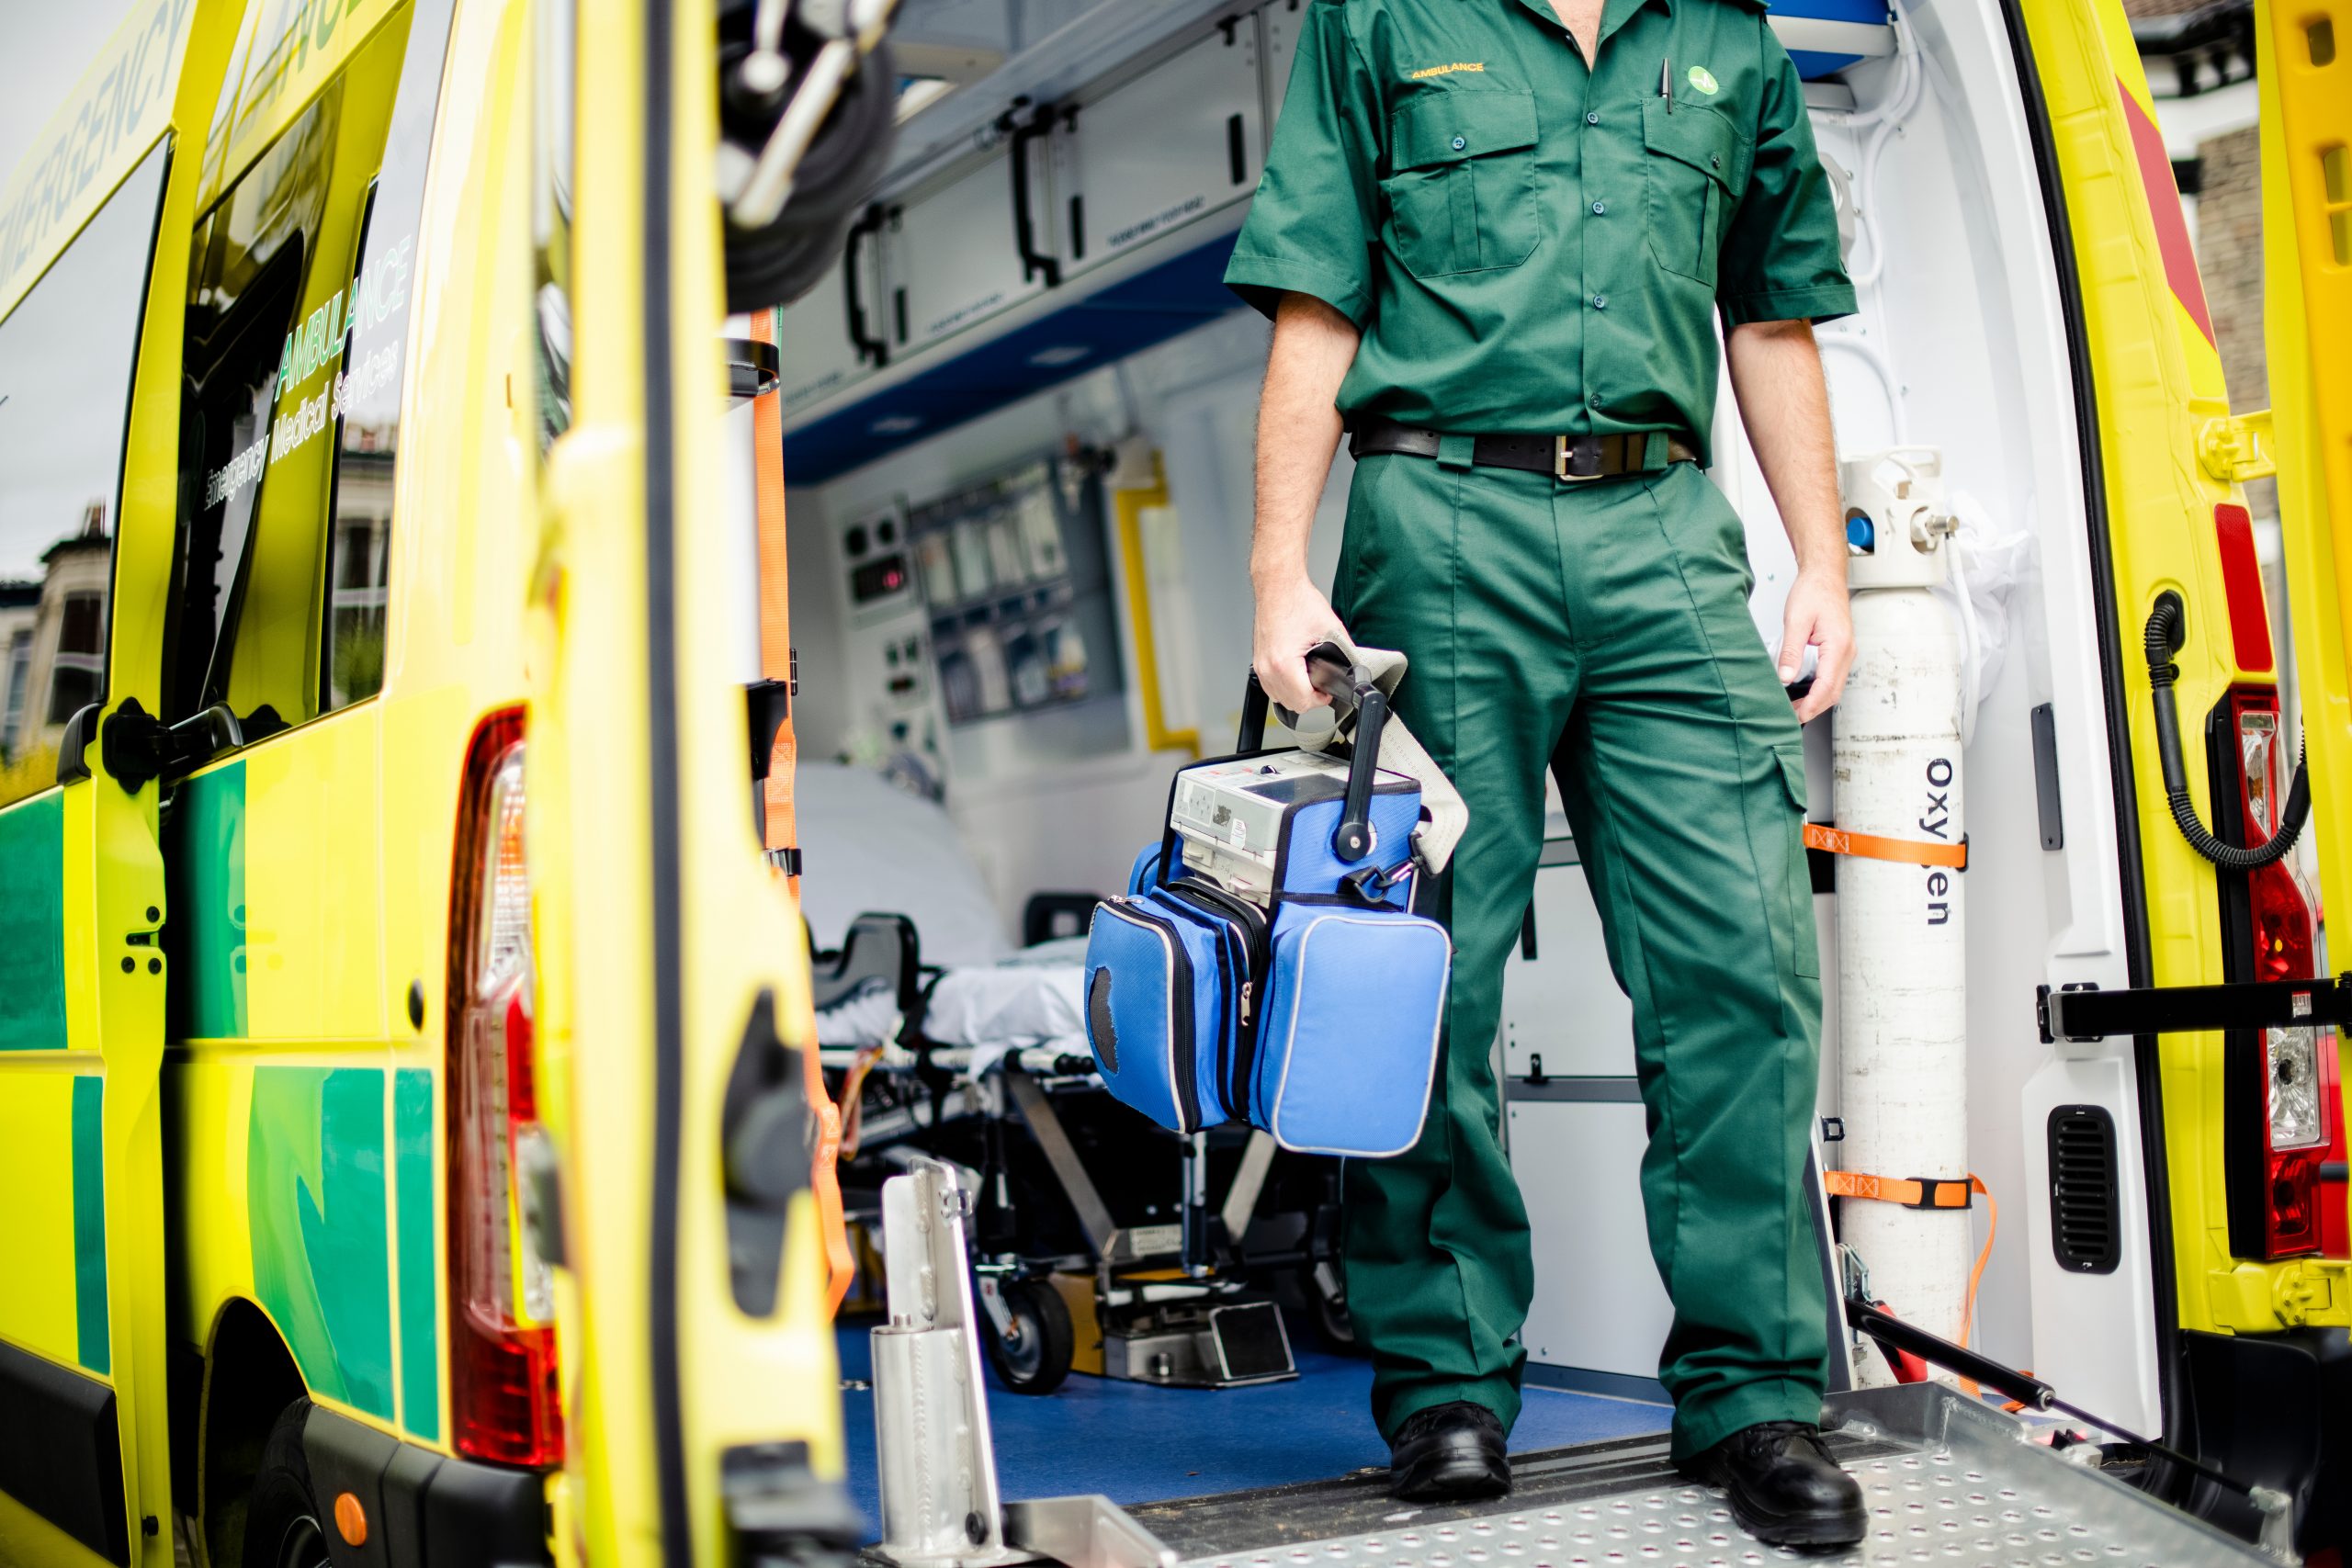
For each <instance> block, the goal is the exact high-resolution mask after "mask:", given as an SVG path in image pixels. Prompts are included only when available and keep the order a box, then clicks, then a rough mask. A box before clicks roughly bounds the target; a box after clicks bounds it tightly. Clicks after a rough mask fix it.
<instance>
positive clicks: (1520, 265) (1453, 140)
mask: <svg viewBox="0 0 2352 1568" xmlns="http://www.w3.org/2000/svg"><path fill="white" fill-rule="evenodd" d="M1299 27H1300V36H1299V40H1298V54H1297V58H1296V59H1295V61H1294V62H1293V63H1292V67H1291V75H1290V86H1289V89H1288V92H1287V94H1286V95H1285V96H1284V98H1283V108H1282V118H1281V119H1280V120H1279V121H1278V122H1277V124H1276V126H1275V130H1274V141H1273V147H1272V152H1270V153H1269V154H1268V156H1267V159H1266V170H1265V175H1264V177H1263V179H1262V180H1261V182H1260V184H1259V186H1258V194H1257V197H1256V200H1255V201H1254V202H1253V203H1252V205H1251V207H1250V217H1249V220H1248V221H1247V222H1246V223H1245V224H1243V226H1242V230H1241V233H1240V237H1239V239H1238V241H1237V242H1236V243H1235V245H1234V251H1233V259H1232V261H1231V263H1230V264H1229V265H1227V267H1226V273H1225V280H1226V282H1227V284H1229V285H1231V286H1232V288H1234V289H1235V290H1237V291H1238V293H1239V294H1240V295H1241V296H1242V297H1243V298H1244V299H1248V300H1249V301H1250V303H1251V304H1252V305H1255V306H1256V307H1257V308H1258V309H1260V310H1264V311H1266V312H1268V313H1269V314H1271V313H1272V310H1273V306H1274V302H1275V300H1276V299H1277V298H1278V297H1279V295H1280V293H1281V292H1282V291H1284V290H1292V291H1295V292H1298V293H1302V294H1312V295H1314V296H1316V297H1317V298H1318V299H1324V300H1327V301H1329V303H1330V304H1331V305H1333V306H1334V307H1336V308H1337V309H1338V310H1340V312H1341V313H1343V314H1344V315H1346V316H1347V317H1348V319H1349V320H1350V321H1353V322H1354V323H1355V324H1356V325H1357V326H1358V327H1359V328H1360V329H1362V331H1363V344H1362V346H1361V347H1360V348H1359V349H1358V350H1357V353H1356V358H1355V363H1354V365H1353V366H1352V367H1351V368H1350V370H1349V372H1348V376H1347V379H1346V381H1345V382H1344V383H1343V384H1342V385H1341V387H1340V410H1341V411H1342V412H1346V413H1350V414H1354V413H1376V414H1383V415H1385V416H1386V417H1388V418H1390V419H1394V420H1399V421H1402V422H1403V423H1407V424H1412V425H1419V426H1422V427H1425V428H1430V429H1435V430H1441V431H1447V432H1451V433H1454V434H1566V435H1582V434H1600V435H1608V434H1620V433H1624V432H1632V431H1651V430H1679V431H1683V432H1685V433H1687V434H1689V435H1691V437H1692V438H1693V439H1694V440H1696V441H1697V443H1698V445H1699V447H1700V450H1701V454H1702V458H1703V457H1705V451H1706V446H1707V439H1708V432H1709V428H1710V426H1711V424H1712V423H1713V413H1714V404H1715V386H1716V358H1717V355H1718V352H1719V350H1718V347H1717V344H1716V339H1715V334H1714V328H1713V322H1712V321H1710V319H1709V318H1710V315H1711V313H1712V312H1711V307H1712V308H1714V309H1720V310H1721V311H1722V313H1723V319H1724V326H1725V329H1726V330H1728V329H1729V328H1731V327H1735V326H1738V325H1740V324H1742V323H1743V322H1747V321H1788V320H1795V319H1798V318H1812V319H1815V320H1821V319H1825V318H1828V317H1834V316H1842V315H1846V314H1849V313H1850V312H1851V311H1852V310H1853V309H1854V290H1853V287H1852V285H1851V284H1849V282H1848V281H1847V279H1846V272H1845V268H1844V265H1842V263H1841V262H1840V260H1839V258H1838V221H1837V217H1836V214H1835V212H1834V210H1833V209H1832V208H1831V206H1830V198H1829V184H1828V179H1827V177H1826V175H1824V174H1823V173H1822V169H1821V161H1820V158H1819V156H1818V154H1816V153H1815V151H1814V144H1813V128H1812V126H1811V124H1810V123H1809V122H1808V121H1807V119H1806V118H1805V108H1804V93H1803V89H1802V87H1801V86H1800V85H1799V83H1798V80H1797V73H1796V68H1795V67H1794V66H1793V65H1792V64H1791V63H1790V62H1789V57H1788V53H1787V51H1785V50H1783V49H1782V48H1781V43H1780V40H1779V39H1777V38H1775V37H1774V36H1773V33H1772V29H1771V28H1770V27H1769V26H1767V25H1766V23H1765V20H1764V13H1763V8H1762V6H1761V5H1760V3H1757V0H1607V7H1606V10H1605V12H1604V14H1603V17H1602V19H1601V24H1600V47H1599V50H1598V51H1597V56H1596V63H1595V65H1594V66H1593V67H1592V68H1591V69H1590V70H1588V69H1587V68H1586V66H1585V62H1584V56H1583V54H1582V53H1581V52H1580V51H1578V49H1577V46H1576V45H1575V44H1574V43H1573V42H1571V41H1570V40H1569V39H1568V36H1567V33H1566V29H1565V28H1563V27H1562V26H1561V25H1560V21H1559V18H1558V17H1556V16H1555V14H1554V13H1553V11H1552V8H1551V6H1549V5H1548V4H1546V0H1310V3H1309V4H1308V5H1306V6H1304V7H1302V10H1301V13H1300V15H1299ZM1662 75H1664V76H1665V77H1666V79H1667V80H1668V81H1669V82H1670V83H1671V85H1672V88H1673V96H1672V98H1671V100H1669V99H1668V98H1667V97H1665V96H1661V94H1660V92H1659V86H1660V78H1661V76H1662Z"/></svg>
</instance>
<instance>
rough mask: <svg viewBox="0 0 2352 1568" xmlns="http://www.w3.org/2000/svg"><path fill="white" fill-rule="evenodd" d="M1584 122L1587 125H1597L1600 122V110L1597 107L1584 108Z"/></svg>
mask: <svg viewBox="0 0 2352 1568" xmlns="http://www.w3.org/2000/svg"><path fill="white" fill-rule="evenodd" d="M1584 122H1585V123H1586V124H1587V125H1599V124H1600V110H1599V109H1587V110H1585V111H1584Z"/></svg>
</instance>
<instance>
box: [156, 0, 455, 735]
mask: <svg viewBox="0 0 2352 1568" xmlns="http://www.w3.org/2000/svg"><path fill="white" fill-rule="evenodd" d="M449 10H450V0H414V3H413V5H410V6H403V7H401V9H399V10H397V11H395V12H394V13H393V15H392V16H391V17H390V19H389V20H387V21H386V22H385V24H384V25H383V26H382V27H380V28H379V29H378V30H377V31H376V33H375V34H374V35H373V36H372V37H370V38H369V39H368V40H367V41H366V42H365V43H363V44H362V45H360V46H359V48H358V49H356V51H354V52H353V54H352V56H351V58H350V59H349V60H348V61H347V62H345V64H344V66H343V68H342V70H341V71H340V72H338V73H337V74H336V75H335V76H334V78H333V79H332V80H331V81H329V82H328V84H327V85H325V86H324V87H323V88H322V90H321V92H320V94H319V96H317V97H316V98H315V99H314V100H313V101H312V102H311V104H310V106H309V107H307V108H306V109H305V110H304V111H303V113H302V114H301V116H300V118H297V119H296V120H295V121H294V123H293V124H292V125H290V126H288V128H287V130H285V131H284V132H283V133H282V134H280V135H279V136H278V137H277V140H276V141H274V142H272V143H271V144H270V146H269V147H268V148H267V149H266V150H265V151H264V152H262V153H261V154H260V156H259V157H258V158H256V159H255V160H254V163H253V164H252V165H251V166H250V167H248V168H247V169H245V170H244V171H243V172H242V173H240V174H238V175H236V176H235V178H234V179H233V180H232V182H231V183H230V184H229V185H228V186H227V187H226V189H225V190H224V191H223V192H222V194H221V197H220V201H219V202H218V203H217V204H216V205H215V206H214V207H213V209H211V211H210V212H209V213H207V214H206V215H205V217H204V218H203V219H202V220H200V221H199V222H198V225H197V231H196V259H195V264H194V265H193V267H192V269H191V284H192V287H191V289H190V297H189V306H188V331H187V399H186V403H185V409H184V413H183V419H182V430H183V434H182V442H181V446H182V451H183V453H184V457H183V459H182V472H181V482H180V497H181V502H180V539H179V553H178V558H177V564H176V568H175V584H174V593H173V607H172V615H173V625H172V626H171V627H170V628H169V630H168V633H167V637H168V645H169V649H170V651H169V655H168V657H169V661H170V662H169V666H168V668H167V670H166V671H165V703H164V706H165V709H166V712H167V714H168V715H169V716H171V717H173V718H175V719H176V718H180V717H184V716H187V715H189V714H193V713H196V712H198V710H200V709H202V708H205V707H209V706H211V705H215V704H222V703H225V704H226V705H228V706H229V707H230V708H231V709H232V711H233V712H234V713H235V714H236V715H237V716H238V718H239V720H240V722H241V724H242V727H243V732H244V734H245V737H246V739H258V738H259V737H260V736H262V735H264V734H267V733H269V732H271V731H272V730H275V729H277V728H282V727H284V726H287V725H294V724H300V723H302V722H303V721H305V720H307V719H310V718H313V717H316V716H319V715H321V714H323V713H328V712H332V711H333V710H334V709H336V708H339V707H343V706H345V705H347V704H350V703H354V702H357V701H359V700H361V699H363V698H366V697H369V696H372V695H374V694H376V692H377V691H378V690H379V689H380V688H381V686H382V684H383V674H384V637H385V629H386V621H385V612H386V607H387V603H388V599H389V590H390V538H391V527H392V519H393V494H392V475H393V463H394V458H395V456H396V454H397V452H398V450H399V446H400V410H401V387H402V385H403V383H404V382H405V380H406V376H407V367H406V365H405V364H404V362H403V360H404V355H405V354H406V345H407V341H408V335H409V333H408V328H409V315H410V302H411V300H412V299H413V296H414V294H415V285H416V278H415V271H416V265H417V223H418V220H419V217H420V215H421V213H422V211H423V209H424V175H425V164H426V159H427V156H428V154H429V152H430V151H431V145H432V138H433V118H434V110H435V105H436V102H437V99H438V97H439V93H440V82H441V64H442V55H443V52H444V51H445V49H446V46H447V40H448V31H449Z"/></svg>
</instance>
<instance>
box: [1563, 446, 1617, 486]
mask: <svg viewBox="0 0 2352 1568" xmlns="http://www.w3.org/2000/svg"><path fill="white" fill-rule="evenodd" d="M1552 477H1553V478H1555V479H1558V480H1559V481H1560V482H1561V483H1562V484H1585V483H1588V482H1589V481H1590V480H1593V479H1607V478H1608V477H1609V476H1608V475H1606V474H1604V473H1602V472H1601V471H1600V436H1598V435H1579V436H1577V438H1576V439H1575V440H1573V441H1571V440H1569V439H1568V437H1566V436H1565V435H1555V436H1554V437H1552Z"/></svg>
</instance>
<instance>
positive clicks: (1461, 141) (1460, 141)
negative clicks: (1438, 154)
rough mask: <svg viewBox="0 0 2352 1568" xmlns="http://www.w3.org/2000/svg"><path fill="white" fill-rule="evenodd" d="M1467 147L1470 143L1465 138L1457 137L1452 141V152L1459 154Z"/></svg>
mask: <svg viewBox="0 0 2352 1568" xmlns="http://www.w3.org/2000/svg"><path fill="white" fill-rule="evenodd" d="M1469 145H1470V143H1469V141H1468V140H1467V139H1466V138H1464V137H1460V136H1457V137H1455V138H1454V139H1453V150H1454V151H1455V152H1461V151H1462V150H1463V149H1464V147H1467V146H1469Z"/></svg>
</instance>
